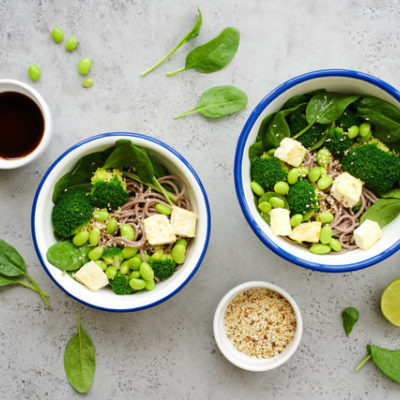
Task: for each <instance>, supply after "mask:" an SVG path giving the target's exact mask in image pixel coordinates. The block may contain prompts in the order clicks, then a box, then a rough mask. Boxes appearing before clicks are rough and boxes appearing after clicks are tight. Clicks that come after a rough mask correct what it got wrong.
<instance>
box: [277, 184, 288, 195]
mask: <svg viewBox="0 0 400 400" xmlns="http://www.w3.org/2000/svg"><path fill="white" fill-rule="evenodd" d="M274 192H276V193H278V194H281V195H282V196H284V195H285V194H288V193H289V185H288V184H287V183H286V182H283V181H281V182H276V183H275V186H274Z"/></svg>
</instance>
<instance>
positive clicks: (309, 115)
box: [249, 89, 400, 254]
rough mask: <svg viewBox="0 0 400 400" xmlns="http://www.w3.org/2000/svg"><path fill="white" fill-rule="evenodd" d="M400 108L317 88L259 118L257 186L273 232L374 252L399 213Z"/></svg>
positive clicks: (330, 248)
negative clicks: (260, 120)
mask: <svg viewBox="0 0 400 400" xmlns="http://www.w3.org/2000/svg"><path fill="white" fill-rule="evenodd" d="M399 151H400V111H399V110H398V109H397V108H396V107H394V106H393V105H392V104H390V103H388V102H386V101H383V100H381V99H378V98H375V97H370V96H360V95H353V94H342V93H335V92H328V91H325V90H323V89H322V90H318V91H315V92H312V93H307V94H303V95H297V96H294V97H292V98H291V99H289V100H288V101H287V102H286V103H285V104H284V105H283V107H282V109H280V110H279V111H278V112H276V113H273V114H270V115H267V116H266V117H265V118H264V119H263V121H262V122H261V125H260V128H259V131H258V135H257V139H256V142H255V143H253V144H252V145H251V146H250V148H249V157H250V165H251V166H250V176H251V189H252V191H253V193H254V197H255V198H254V200H255V205H256V207H257V210H258V212H259V214H260V215H261V217H262V218H263V219H264V220H265V221H266V222H267V223H268V224H269V225H270V227H271V230H272V232H273V233H274V234H275V235H277V236H281V237H282V238H284V239H285V240H287V241H289V242H291V243H293V244H298V245H301V246H304V247H306V248H307V249H309V250H310V251H311V252H312V253H314V254H327V253H330V252H333V253H335V254H340V253H343V252H346V251H348V250H353V249H356V248H360V249H362V250H368V249H370V248H371V247H372V246H374V245H375V244H376V243H377V242H378V241H379V239H380V238H381V237H382V228H383V227H384V226H385V225H387V224H389V223H390V222H391V221H392V220H393V219H395V218H396V217H397V216H398V215H399V214H400V188H399V186H400V158H399Z"/></svg>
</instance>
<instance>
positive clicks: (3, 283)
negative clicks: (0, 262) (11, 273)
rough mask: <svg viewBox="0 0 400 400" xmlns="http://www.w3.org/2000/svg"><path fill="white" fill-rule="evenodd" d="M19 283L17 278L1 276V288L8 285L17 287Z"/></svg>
mask: <svg viewBox="0 0 400 400" xmlns="http://www.w3.org/2000/svg"><path fill="white" fill-rule="evenodd" d="M18 282H19V280H18V279H17V278H12V277H6V276H3V275H0V286H8V285H15V284H17V283H18Z"/></svg>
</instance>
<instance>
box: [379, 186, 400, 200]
mask: <svg viewBox="0 0 400 400" xmlns="http://www.w3.org/2000/svg"><path fill="white" fill-rule="evenodd" d="M380 196H381V197H383V198H384V199H400V188H396V189H392V190H389V191H388V192H386V193H383V194H381V195H380Z"/></svg>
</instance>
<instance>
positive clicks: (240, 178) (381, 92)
mask: <svg viewBox="0 0 400 400" xmlns="http://www.w3.org/2000/svg"><path fill="white" fill-rule="evenodd" d="M317 89H327V90H329V91H336V92H342V93H354V94H361V95H369V96H375V97H379V98H381V99H383V100H386V101H388V102H390V103H392V104H393V105H395V106H396V107H399V108H400V92H399V91H398V90H396V89H395V88H394V87H392V86H390V85H389V84H387V83H386V82H384V81H382V80H380V79H378V78H375V77H373V76H370V75H367V74H364V73H361V72H357V71H350V70H321V71H314V72H310V73H307V74H304V75H300V76H298V77H296V78H293V79H290V80H289V81H287V82H285V83H283V84H282V85H280V86H278V87H277V88H276V89H274V90H273V91H272V92H271V93H269V94H268V95H267V96H266V97H265V98H264V99H263V100H262V101H261V102H260V103H259V104H258V105H257V107H256V108H255V109H254V110H253V112H252V114H251V115H250V117H249V119H248V120H247V122H246V124H245V126H244V128H243V131H242V133H241V135H240V138H239V141H238V145H237V148H236V156H235V171H234V174H235V185H236V193H237V196H238V199H239V203H240V205H241V207H242V211H243V213H244V215H245V217H246V219H247V221H248V222H249V224H250V226H251V228H252V229H253V231H254V232H255V233H256V235H257V236H258V237H259V238H260V239H261V241H262V242H263V243H264V244H266V245H267V246H268V247H269V248H270V249H271V250H272V251H274V252H275V253H276V254H278V255H280V256H281V257H283V258H285V259H287V260H288V261H291V262H293V263H295V264H298V265H301V266H303V267H306V268H311V269H315V270H319V271H325V272H346V271H352V270H356V269H361V268H365V267H368V266H370V265H373V264H376V263H377V262H379V261H382V260H384V259H385V258H387V257H389V256H390V255H391V254H393V253H394V252H396V251H397V250H399V248H400V234H399V232H400V217H398V218H396V219H395V220H394V221H393V222H391V223H390V224H389V225H387V226H385V227H384V228H383V237H382V239H381V240H380V241H379V242H378V243H377V244H376V245H374V246H373V247H372V248H371V249H369V250H367V251H365V250H360V249H356V250H352V251H349V252H347V253H344V254H338V255H335V254H332V253H331V254H326V255H317V254H313V253H311V252H310V251H308V250H307V249H305V248H303V247H301V246H296V245H294V244H291V243H288V242H286V241H285V240H284V239H282V238H281V237H278V236H275V235H274V234H273V233H272V231H271V229H270V227H269V225H268V224H267V223H266V222H265V221H264V220H263V219H262V218H261V216H260V215H259V213H258V211H257V209H256V207H255V204H254V201H253V193H252V191H251V188H250V161H249V157H248V151H249V147H250V145H251V144H253V143H254V142H255V141H256V136H257V133H258V129H259V127H260V124H261V121H262V120H263V118H264V117H265V116H266V115H268V114H270V113H272V112H275V111H277V110H279V109H280V108H281V107H282V105H283V104H284V103H285V102H286V101H287V100H288V99H289V98H290V97H292V96H295V95H299V94H303V93H308V92H312V91H314V90H317Z"/></svg>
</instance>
